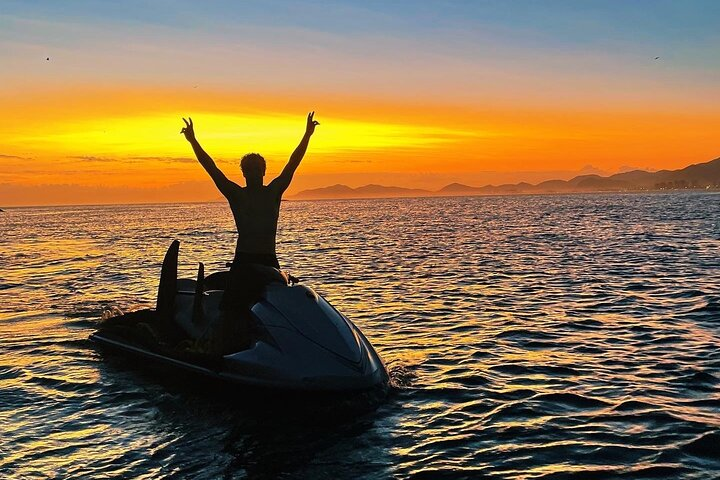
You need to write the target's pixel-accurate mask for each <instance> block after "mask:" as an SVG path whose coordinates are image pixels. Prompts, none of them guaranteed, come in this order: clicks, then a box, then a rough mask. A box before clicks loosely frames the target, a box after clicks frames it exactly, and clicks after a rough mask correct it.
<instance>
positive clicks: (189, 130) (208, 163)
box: [180, 117, 233, 197]
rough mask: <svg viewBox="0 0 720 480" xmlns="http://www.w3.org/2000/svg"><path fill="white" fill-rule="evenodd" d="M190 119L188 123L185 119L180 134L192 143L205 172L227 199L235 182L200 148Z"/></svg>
mask: <svg viewBox="0 0 720 480" xmlns="http://www.w3.org/2000/svg"><path fill="white" fill-rule="evenodd" d="M188 118H189V120H190V121H187V120H185V119H184V118H183V122H185V126H184V127H183V129H182V130H180V133H182V134H183V135H185V138H186V139H187V141H188V142H190V145H192V148H193V151H194V152H195V156H196V157H197V159H198V161H199V162H200V165H202V166H203V168H204V169H205V171H206V172H208V174H210V178H212V179H213V182H215V186H216V187H217V188H218V190H220V193H222V194H223V195H225V196H226V197H227V196H228V194H229V192H230V190H231V187H232V185H233V182H231V181H230V180H228V178H227V177H226V176H225V174H224V173H223V172H221V171H220V169H219V168H218V167H217V165H215V162H214V161H213V159H212V158H210V155H208V154H207V153H206V152H205V150H203V148H202V147H201V146H200V144H199V143H198V141H197V139H196V138H195V128H194V126H193V121H192V118H190V117H188Z"/></svg>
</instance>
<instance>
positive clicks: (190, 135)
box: [180, 117, 195, 142]
mask: <svg viewBox="0 0 720 480" xmlns="http://www.w3.org/2000/svg"><path fill="white" fill-rule="evenodd" d="M188 119H189V120H190V121H189V122H188V121H187V120H185V119H184V118H183V119H182V120H183V122H185V126H184V127H183V128H182V130H180V133H182V134H183V135H185V139H186V140H187V141H188V142H192V141H193V140H195V129H194V128H193V121H192V118H190V117H188Z"/></svg>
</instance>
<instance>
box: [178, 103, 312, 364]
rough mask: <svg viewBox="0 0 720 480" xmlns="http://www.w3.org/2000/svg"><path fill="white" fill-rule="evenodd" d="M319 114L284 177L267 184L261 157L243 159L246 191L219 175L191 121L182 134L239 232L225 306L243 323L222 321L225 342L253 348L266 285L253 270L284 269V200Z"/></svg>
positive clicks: (285, 169)
mask: <svg viewBox="0 0 720 480" xmlns="http://www.w3.org/2000/svg"><path fill="white" fill-rule="evenodd" d="M314 115H315V112H310V113H309V114H308V116H307V124H306V127H305V135H303V138H302V140H300V144H299V145H298V146H297V148H296V149H295V151H294V152H293V153H292V155H290V160H289V161H288V163H287V165H285V168H284V169H283V171H282V172H281V173H280V175H278V177H277V178H275V179H274V180H273V181H272V182H270V183H269V184H268V185H263V177H264V176H265V159H264V158H263V157H262V156H261V155H259V154H257V153H248V154H247V155H245V156H244V157H243V158H242V160H240V168H241V169H242V173H243V176H244V177H245V183H246V184H247V186H245V187H241V186H240V185H238V184H237V183H235V182H233V181H231V180H229V179H228V178H227V177H226V176H225V175H224V174H223V173H222V172H221V171H220V169H219V168H218V167H217V165H215V162H214V161H213V159H212V158H210V155H208V154H207V153H206V152H205V150H203V148H202V147H201V146H200V144H199V143H198V141H197V139H196V138H195V130H194V126H193V121H192V118H190V119H189V121H188V120H185V119H184V118H183V122H185V127H184V128H183V129H182V130H181V131H180V133H183V134H184V135H185V138H186V139H187V140H188V142H190V145H192V147H193V150H194V151H195V156H197V159H198V161H199V162H200V164H201V165H202V166H203V168H204V169H205V170H206V171H207V172H208V174H209V175H210V177H211V178H212V180H213V182H215V186H216V187H217V188H218V190H220V193H222V194H223V195H224V196H225V198H227V200H228V203H229V204H230V209H231V210H232V213H233V217H234V218H235V226H236V228H237V232H238V239H237V246H236V248H235V258H234V259H233V263H232V266H231V268H230V277H229V280H228V285H227V287H226V289H225V294H224V295H223V299H222V303H221V307H220V308H221V309H222V310H223V311H225V312H226V313H228V312H230V313H232V314H231V315H226V318H232V319H233V320H234V319H235V318H237V319H238V321H237V322H229V321H223V330H225V331H224V332H223V335H222V337H223V339H224V340H228V339H232V338H235V339H237V341H236V342H235V343H241V344H243V345H242V346H245V347H246V346H248V343H249V340H250V338H249V330H248V329H249V312H248V308H249V307H250V306H251V305H252V303H254V302H255V301H256V300H257V299H258V297H259V296H260V294H261V292H262V289H263V287H264V284H263V282H262V278H261V277H262V275H260V274H259V273H258V272H257V271H256V270H255V269H254V268H253V265H257V264H259V265H265V266H269V267H274V268H278V269H279V268H280V265H279V263H278V260H277V256H276V255H275V234H276V232H277V222H278V216H279V214H280V201H281V199H282V195H283V193H284V192H285V190H287V188H288V186H289V185H290V182H291V181H292V178H293V175H294V173H295V170H297V167H298V166H299V165H300V161H301V160H302V159H303V156H304V155H305V151H306V150H307V147H308V143H309V142H310V137H311V136H312V134H313V133H314V132H315V127H316V126H317V125H319V123H318V122H317V121H316V120H314V118H313V117H314ZM229 346H230V345H228V347H229ZM222 350H225V348H222Z"/></svg>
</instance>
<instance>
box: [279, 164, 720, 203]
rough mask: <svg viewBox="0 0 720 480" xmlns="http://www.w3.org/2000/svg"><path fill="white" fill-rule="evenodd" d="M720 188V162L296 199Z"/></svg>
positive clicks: (336, 191)
mask: <svg viewBox="0 0 720 480" xmlns="http://www.w3.org/2000/svg"><path fill="white" fill-rule="evenodd" d="M706 188H720V158H716V159H715V160H711V161H709V162H705V163H697V164H694V165H690V166H688V167H685V168H682V169H679V170H660V171H658V172H646V171H644V170H633V171H630V172H623V173H616V174H615V175H610V176H608V177H602V176H600V175H595V174H591V175H579V176H577V177H575V178H572V179H570V180H547V181H545V182H541V183H538V184H537V185H532V184H530V183H526V182H521V183H513V184H504V185H484V186H482V187H473V186H470V185H464V184H462V183H451V184H449V185H446V186H444V187H443V188H441V189H440V190H436V191H430V190H423V189H418V188H403V187H388V186H383V185H365V186H364V187H358V188H351V187H348V186H347V185H340V184H338V185H332V186H330V187H323V188H315V189H312V190H303V191H302V192H300V193H298V194H297V195H295V196H293V197H291V198H293V199H298V200H302V199H330V198H383V197H426V196H435V195H437V196H451V195H507V194H513V193H572V192H622V191H637V190H679V189H706Z"/></svg>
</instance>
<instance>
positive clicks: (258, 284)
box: [220, 253, 280, 310]
mask: <svg viewBox="0 0 720 480" xmlns="http://www.w3.org/2000/svg"><path fill="white" fill-rule="evenodd" d="M258 264H259V265H265V266H268V267H273V268H277V269H280V264H279V263H278V260H277V257H276V256H275V254H273V253H236V254H235V259H234V260H233V263H232V266H231V267H230V275H229V277H228V284H227V286H226V287H225V293H224V294H223V298H222V301H221V302H220V308H221V309H222V310H227V309H242V308H249V307H251V306H252V305H253V304H254V303H255V302H257V301H258V300H259V299H260V297H261V296H262V292H263V289H264V288H265V285H266V283H267V277H266V276H265V275H262V274H260V273H259V272H258V271H257V270H255V269H254V268H253V265H258Z"/></svg>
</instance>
